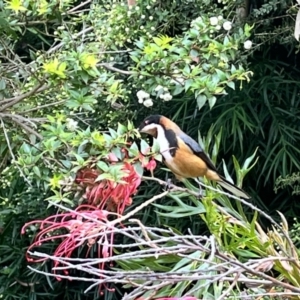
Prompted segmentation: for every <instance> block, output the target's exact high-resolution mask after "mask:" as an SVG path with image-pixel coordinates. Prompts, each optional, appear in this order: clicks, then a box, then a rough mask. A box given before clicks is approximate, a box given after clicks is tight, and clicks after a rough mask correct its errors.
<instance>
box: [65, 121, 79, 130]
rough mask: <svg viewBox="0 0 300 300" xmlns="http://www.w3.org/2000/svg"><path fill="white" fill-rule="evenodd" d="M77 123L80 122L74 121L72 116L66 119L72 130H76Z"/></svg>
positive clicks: (68, 126)
mask: <svg viewBox="0 0 300 300" xmlns="http://www.w3.org/2000/svg"><path fill="white" fill-rule="evenodd" d="M77 125H78V122H76V121H74V120H73V119H71V118H67V119H66V126H67V128H68V129H69V130H70V131H74V130H76V128H77Z"/></svg>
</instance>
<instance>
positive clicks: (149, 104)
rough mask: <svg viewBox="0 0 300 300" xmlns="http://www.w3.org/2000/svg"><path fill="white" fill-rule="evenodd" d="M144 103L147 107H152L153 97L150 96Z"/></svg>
mask: <svg viewBox="0 0 300 300" xmlns="http://www.w3.org/2000/svg"><path fill="white" fill-rule="evenodd" d="M143 104H144V105H145V106H146V107H150V106H152V105H153V101H152V99H150V98H149V99H147V100H145V101H144V103H143Z"/></svg>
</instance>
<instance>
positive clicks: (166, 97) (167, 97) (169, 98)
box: [163, 93, 173, 101]
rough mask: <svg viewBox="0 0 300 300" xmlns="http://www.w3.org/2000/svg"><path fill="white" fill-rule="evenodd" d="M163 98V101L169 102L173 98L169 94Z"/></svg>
mask: <svg viewBox="0 0 300 300" xmlns="http://www.w3.org/2000/svg"><path fill="white" fill-rule="evenodd" d="M163 96H164V98H163V99H164V100H165V101H170V100H172V98H173V97H172V95H171V94H170V93H165V94H164V95H163Z"/></svg>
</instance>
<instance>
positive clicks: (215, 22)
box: [209, 17, 218, 26]
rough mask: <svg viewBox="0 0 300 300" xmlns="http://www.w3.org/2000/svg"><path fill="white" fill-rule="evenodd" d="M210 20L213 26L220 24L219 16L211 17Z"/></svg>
mask: <svg viewBox="0 0 300 300" xmlns="http://www.w3.org/2000/svg"><path fill="white" fill-rule="evenodd" d="M209 21H210V25H212V26H216V25H218V18H217V17H211V18H209Z"/></svg>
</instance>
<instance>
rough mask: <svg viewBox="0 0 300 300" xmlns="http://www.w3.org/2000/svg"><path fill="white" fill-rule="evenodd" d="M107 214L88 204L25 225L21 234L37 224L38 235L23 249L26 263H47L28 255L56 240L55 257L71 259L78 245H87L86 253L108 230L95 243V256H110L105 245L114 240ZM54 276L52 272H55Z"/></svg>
mask: <svg viewBox="0 0 300 300" xmlns="http://www.w3.org/2000/svg"><path fill="white" fill-rule="evenodd" d="M108 215H109V212H108V211H105V210H99V209H97V208H95V207H92V206H90V205H81V206H79V207H78V208H77V209H76V210H75V212H66V213H61V214H56V215H53V216H50V217H48V218H46V219H45V220H35V221H31V222H29V223H26V224H25V225H24V226H23V228H22V234H24V233H25V229H26V228H27V227H28V226H30V225H33V224H39V225H40V228H39V230H40V231H39V233H38V234H37V235H36V237H35V239H34V242H33V244H31V245H30V247H29V248H28V249H27V252H26V258H27V261H29V262H35V263H38V262H43V261H45V260H47V258H36V259H35V258H32V257H31V256H30V254H29V253H28V252H30V251H32V249H33V248H36V247H40V246H41V245H43V244H46V243H48V242H51V243H53V241H56V240H59V241H61V242H60V244H59V245H58V246H57V248H56V249H55V251H54V253H53V256H55V257H58V258H59V257H71V255H72V253H73V252H74V250H76V249H78V248H79V247H80V246H82V245H87V246H88V247H89V249H88V252H89V250H90V247H91V246H92V245H93V244H95V242H96V237H95V235H96V234H97V233H99V232H105V231H109V233H108V234H103V235H102V236H101V239H100V240H99V241H98V256H99V257H109V256H112V251H113V249H112V247H111V246H109V244H112V243H113V238H114V237H113V231H112V230H111V229H112V228H110V227H109V225H108V224H109V223H107V217H108ZM63 232H65V233H63ZM99 242H100V243H99ZM88 252H87V254H88ZM59 265H63V263H62V262H60V261H58V260H57V261H55V260H54V267H57V266H59ZM99 268H100V269H102V270H103V269H104V262H103V263H101V264H100V265H99ZM54 273H56V272H55V270H54ZM64 273H65V275H68V271H67V270H64ZM56 279H57V280H61V278H60V277H59V274H57V276H56ZM106 288H107V287H106ZM100 289H101V286H100Z"/></svg>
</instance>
